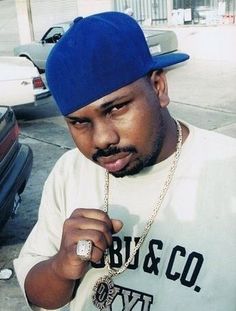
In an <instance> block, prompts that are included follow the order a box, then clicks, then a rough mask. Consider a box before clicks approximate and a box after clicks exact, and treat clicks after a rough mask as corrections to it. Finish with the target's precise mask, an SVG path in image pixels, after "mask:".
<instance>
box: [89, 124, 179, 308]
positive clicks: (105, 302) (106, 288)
mask: <svg viewBox="0 0 236 311" xmlns="http://www.w3.org/2000/svg"><path fill="white" fill-rule="evenodd" d="M176 125H177V136H178V138H177V145H176V151H175V154H174V159H173V162H172V164H171V167H170V170H169V173H168V175H167V178H166V181H165V183H164V185H163V188H162V191H161V193H160V195H159V198H158V201H157V203H156V205H155V206H154V209H153V212H152V215H151V217H150V218H149V220H148V221H147V223H146V226H145V228H144V231H143V233H142V235H141V237H140V239H139V241H138V243H137V244H136V246H135V247H134V250H133V252H132V253H131V255H130V257H129V258H128V259H127V261H126V262H125V263H124V264H123V266H122V267H120V268H119V269H114V268H112V267H111V266H110V263H109V257H108V250H106V251H105V254H104V255H105V266H106V267H107V269H108V274H107V275H105V276H103V277H101V278H99V279H98V280H97V282H96V283H95V285H94V287H93V294H92V301H93V304H94V305H95V306H96V307H97V308H98V309H99V310H103V309H106V308H107V307H108V306H109V305H110V304H111V303H112V301H113V299H114V297H115V294H116V292H115V286H114V283H113V280H112V278H113V277H115V276H117V275H119V274H121V273H123V272H124V271H125V270H126V269H127V268H128V266H129V264H130V263H131V261H132V260H133V258H134V256H135V255H136V253H137V251H138V250H139V248H140V247H141V245H142V244H143V242H144V240H145V238H146V236H147V234H148V232H149V230H150V228H151V226H152V224H153V222H154V219H155V217H156V216H157V214H158V212H159V210H160V207H161V204H162V202H163V200H164V198H165V195H166V193H167V190H168V189H169V186H170V183H171V180H172V178H173V176H174V172H175V169H176V167H177V163H178V160H179V157H180V153H181V149H182V129H181V126H180V124H179V122H178V121H177V120H176ZM108 206H109V173H108V171H106V172H105V194H104V207H103V211H104V212H106V213H107V212H108Z"/></svg>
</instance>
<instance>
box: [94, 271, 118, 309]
mask: <svg viewBox="0 0 236 311" xmlns="http://www.w3.org/2000/svg"><path fill="white" fill-rule="evenodd" d="M115 295H116V291H115V285H114V283H113V280H112V278H111V277H110V276H108V275H106V276H103V277H101V278H99V279H98V280H97V282H96V283H95V285H94V287H93V294H92V300H93V304H94V305H95V306H96V307H97V308H98V309H99V310H103V309H106V308H107V307H108V306H109V305H110V304H111V303H112V301H113V299H114V297H115Z"/></svg>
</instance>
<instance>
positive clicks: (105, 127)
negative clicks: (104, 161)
mask: <svg viewBox="0 0 236 311" xmlns="http://www.w3.org/2000/svg"><path fill="white" fill-rule="evenodd" d="M119 140H120V137H119V134H118V130H117V129H116V128H115V127H114V126H113V124H111V123H110V122H109V121H101V122H97V123H96V124H95V125H94V133H93V141H94V145H95V148H96V149H106V148H108V147H110V146H111V145H116V144H118V143H119Z"/></svg>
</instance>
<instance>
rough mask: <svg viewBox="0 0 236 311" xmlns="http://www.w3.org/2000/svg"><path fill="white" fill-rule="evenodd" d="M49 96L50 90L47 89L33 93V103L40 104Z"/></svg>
mask: <svg viewBox="0 0 236 311" xmlns="http://www.w3.org/2000/svg"><path fill="white" fill-rule="evenodd" d="M50 96H51V92H50V91H49V90H45V91H43V92H40V93H38V94H35V102H34V104H35V105H36V106H37V105H42V104H44V103H45V102H46V101H48V98H49V97H50Z"/></svg>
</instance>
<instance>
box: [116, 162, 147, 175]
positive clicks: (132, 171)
mask: <svg viewBox="0 0 236 311" xmlns="http://www.w3.org/2000/svg"><path fill="white" fill-rule="evenodd" d="M143 168H144V165H143V162H141V161H140V162H138V163H137V164H136V165H134V166H133V167H130V168H129V167H126V168H124V169H122V170H121V171H118V172H113V173H110V174H111V175H112V176H114V177H117V178H122V177H125V176H132V175H136V174H138V173H139V172H140V171H141V170H142V169H143Z"/></svg>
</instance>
